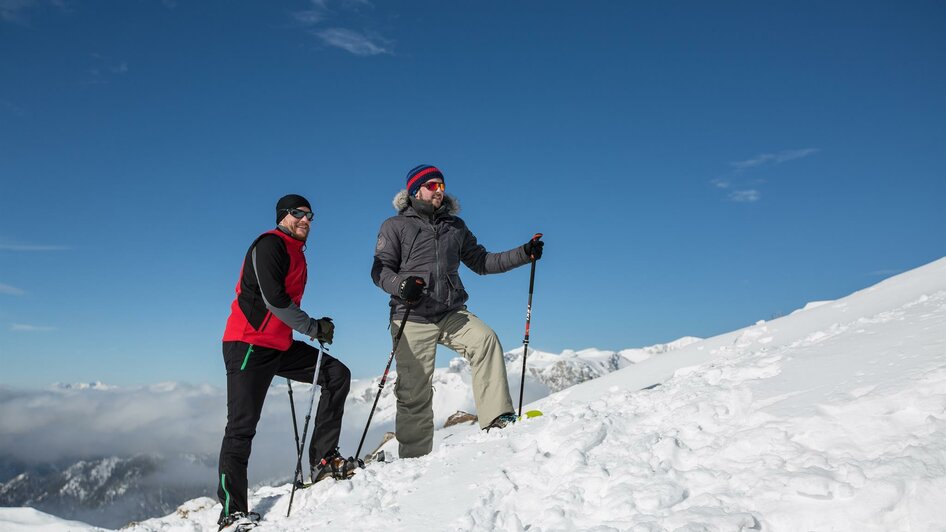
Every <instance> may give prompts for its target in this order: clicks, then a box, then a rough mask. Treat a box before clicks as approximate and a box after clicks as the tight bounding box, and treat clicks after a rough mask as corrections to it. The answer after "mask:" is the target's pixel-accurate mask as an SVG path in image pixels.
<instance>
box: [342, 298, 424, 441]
mask: <svg viewBox="0 0 946 532" xmlns="http://www.w3.org/2000/svg"><path fill="white" fill-rule="evenodd" d="M410 315H411V305H410V303H408V304H407V310H406V311H404V318H403V319H402V320H401V326H400V327H399V328H398V330H397V335H396V336H395V337H394V347H392V348H391V356H389V357H388V365H387V366H385V367H384V375H382V376H381V382H380V383H378V394H377V395H375V396H374V404H373V405H371V413H370V414H368V422H367V423H365V431H364V432H363V433H362V434H361V441H360V442H358V450H357V451H355V459H358V455H360V454H361V446H362V445H364V443H365V436H367V435H368V427H370V426H371V418H372V417H374V409H375V407H377V406H378V399H380V398H381V390H384V383H385V382H387V380H388V371H390V370H391V361H392V360H394V352H395V351H397V344H398V343H399V342H400V341H401V336H402V335H403V334H404V326H405V325H407V317H408V316H410Z"/></svg>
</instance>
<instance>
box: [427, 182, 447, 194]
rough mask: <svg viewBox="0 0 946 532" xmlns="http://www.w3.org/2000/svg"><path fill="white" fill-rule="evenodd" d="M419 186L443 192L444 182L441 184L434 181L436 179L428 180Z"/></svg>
mask: <svg viewBox="0 0 946 532" xmlns="http://www.w3.org/2000/svg"><path fill="white" fill-rule="evenodd" d="M421 186H422V187H424V188H426V189H427V190H429V191H431V192H434V191H437V190H439V191H441V192H443V189H444V184H443V183H438V182H436V181H428V182H426V183H424V184H423V185H421Z"/></svg>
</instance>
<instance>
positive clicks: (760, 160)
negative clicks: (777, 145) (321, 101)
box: [729, 148, 820, 170]
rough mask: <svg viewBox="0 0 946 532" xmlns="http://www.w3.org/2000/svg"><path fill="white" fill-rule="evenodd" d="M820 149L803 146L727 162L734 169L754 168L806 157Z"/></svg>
mask: <svg viewBox="0 0 946 532" xmlns="http://www.w3.org/2000/svg"><path fill="white" fill-rule="evenodd" d="M819 151H820V150H819V149H818V148H805V149H801V150H782V151H780V152H778V153H762V154H759V155H756V156H755V157H753V158H752V159H747V160H745V161H736V162H732V163H729V164H730V165H732V166H733V168H735V169H736V170H747V169H749V168H755V167H757V166H763V165H766V164H782V163H784V162H788V161H793V160H795V159H801V158H803V157H808V156H809V155H813V154H815V153H818V152H819Z"/></svg>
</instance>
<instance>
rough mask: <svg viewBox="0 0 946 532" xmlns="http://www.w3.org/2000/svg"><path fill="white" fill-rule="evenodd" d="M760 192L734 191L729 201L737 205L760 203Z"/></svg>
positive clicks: (751, 190)
mask: <svg viewBox="0 0 946 532" xmlns="http://www.w3.org/2000/svg"><path fill="white" fill-rule="evenodd" d="M759 197H760V194H759V191H758V190H754V189H748V190H734V191H732V192H731V193H730V194H729V199H730V200H732V201H735V202H737V203H753V202H756V201H759Z"/></svg>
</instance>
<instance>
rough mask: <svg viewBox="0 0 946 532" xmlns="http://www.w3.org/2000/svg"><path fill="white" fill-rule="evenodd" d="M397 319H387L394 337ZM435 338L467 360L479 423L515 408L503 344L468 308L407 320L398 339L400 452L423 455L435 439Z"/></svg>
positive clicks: (482, 425) (403, 455) (396, 390)
mask: <svg viewBox="0 0 946 532" xmlns="http://www.w3.org/2000/svg"><path fill="white" fill-rule="evenodd" d="M399 325H400V323H392V324H391V336H392V338H393V337H394V336H395V335H397V330H398V327H399ZM437 344H441V345H444V346H446V347H448V348H450V349H453V350H454V351H456V352H457V353H459V354H460V355H462V356H463V357H464V358H466V359H467V361H469V363H470V368H471V369H472V372H473V400H474V401H475V402H476V412H477V415H478V416H479V423H480V428H485V427H486V426H487V425H489V424H490V422H491V421H492V420H493V419H495V418H496V417H497V416H499V415H500V414H505V413H507V412H514V409H513V406H512V398H510V396H509V384H508V383H507V381H506V364H505V360H504V359H503V347H502V345H500V343H499V338H497V337H496V333H494V332H493V330H492V329H490V328H489V326H488V325H486V324H485V323H483V321H482V320H480V319H479V318H477V317H476V316H475V315H474V314H473V313H472V312H469V311H468V310H466V309H465V308H464V309H461V310H457V311H455V312H451V313H450V314H447V316H446V317H445V318H443V319H442V320H440V321H439V322H437V323H415V322H411V321H408V322H407V324H406V325H405V326H404V335H403V336H402V337H401V341H400V343H398V346H397V351H396V352H395V358H396V360H397V382H396V383H395V385H394V394H395V396H396V397H397V418H396V420H395V429H394V430H395V432H396V434H397V440H398V443H399V444H400V445H399V447H398V454H399V455H400V456H401V458H414V457H417V456H423V455H425V454H427V453H429V452H430V451H431V449H432V448H433V441H434V409H433V398H434V393H433V385H432V384H433V376H434V362H435V358H436V352H437Z"/></svg>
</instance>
